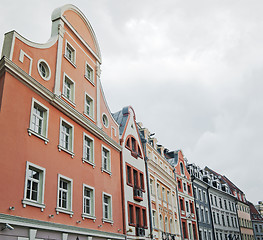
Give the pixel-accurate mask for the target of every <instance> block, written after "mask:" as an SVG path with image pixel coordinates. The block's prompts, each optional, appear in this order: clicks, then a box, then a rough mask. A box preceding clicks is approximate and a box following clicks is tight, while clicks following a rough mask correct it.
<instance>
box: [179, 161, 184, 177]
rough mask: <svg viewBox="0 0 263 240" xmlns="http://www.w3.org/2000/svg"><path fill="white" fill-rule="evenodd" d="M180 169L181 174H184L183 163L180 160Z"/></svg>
mask: <svg viewBox="0 0 263 240" xmlns="http://www.w3.org/2000/svg"><path fill="white" fill-rule="evenodd" d="M180 170H181V174H182V175H184V165H183V163H182V162H180Z"/></svg>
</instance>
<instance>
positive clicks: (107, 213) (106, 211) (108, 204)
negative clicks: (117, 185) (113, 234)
mask: <svg viewBox="0 0 263 240" xmlns="http://www.w3.org/2000/svg"><path fill="white" fill-rule="evenodd" d="M102 199H103V221H112V199H111V195H109V194H106V193H103V194H102Z"/></svg>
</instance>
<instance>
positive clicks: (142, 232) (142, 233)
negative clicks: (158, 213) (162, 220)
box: [136, 227, 145, 237]
mask: <svg viewBox="0 0 263 240" xmlns="http://www.w3.org/2000/svg"><path fill="white" fill-rule="evenodd" d="M136 236H138V237H144V236H145V229H144V228H142V227H136Z"/></svg>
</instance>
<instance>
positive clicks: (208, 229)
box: [187, 164, 215, 240]
mask: <svg viewBox="0 0 263 240" xmlns="http://www.w3.org/2000/svg"><path fill="white" fill-rule="evenodd" d="M187 169H188V172H189V173H190V175H191V179H192V183H193V193H194V199H195V209H196V215H197V220H198V233H199V239H200V240H214V239H215V238H214V232H213V222H212V214H211V210H210V209H211V208H210V204H209V199H208V185H207V184H206V183H205V182H204V181H203V174H202V170H201V169H200V168H199V167H197V166H196V165H195V164H188V165H187Z"/></svg>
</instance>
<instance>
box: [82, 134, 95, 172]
mask: <svg viewBox="0 0 263 240" xmlns="http://www.w3.org/2000/svg"><path fill="white" fill-rule="evenodd" d="M86 138H88V139H89V140H90V141H91V146H90V148H91V154H90V159H87V158H86V156H85V155H86V154H85V153H86V150H85V147H86V146H85V140H86ZM82 162H83V163H85V162H86V163H89V164H90V165H92V166H93V168H95V159H94V138H92V137H90V136H89V135H88V134H86V133H85V132H83V157H82Z"/></svg>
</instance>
